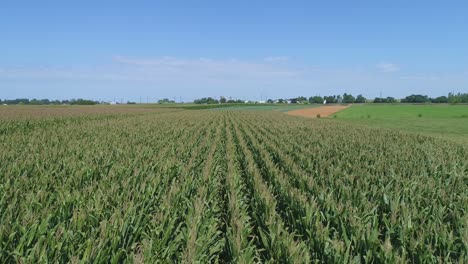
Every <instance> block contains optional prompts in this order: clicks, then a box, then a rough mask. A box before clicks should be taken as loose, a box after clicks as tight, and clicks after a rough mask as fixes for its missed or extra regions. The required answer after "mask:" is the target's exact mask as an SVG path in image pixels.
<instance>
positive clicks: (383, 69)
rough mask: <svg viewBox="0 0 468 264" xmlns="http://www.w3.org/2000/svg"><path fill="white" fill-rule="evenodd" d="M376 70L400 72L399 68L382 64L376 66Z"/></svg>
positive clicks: (391, 64)
mask: <svg viewBox="0 0 468 264" xmlns="http://www.w3.org/2000/svg"><path fill="white" fill-rule="evenodd" d="M376 67H377V69H378V70H379V71H380V72H398V71H400V66H398V65H397V64H393V63H387V62H382V63H379V64H377V65H376Z"/></svg>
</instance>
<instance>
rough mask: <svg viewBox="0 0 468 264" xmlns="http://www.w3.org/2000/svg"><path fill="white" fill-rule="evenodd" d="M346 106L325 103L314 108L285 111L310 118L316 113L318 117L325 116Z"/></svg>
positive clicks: (346, 106) (314, 116) (315, 115)
mask: <svg viewBox="0 0 468 264" xmlns="http://www.w3.org/2000/svg"><path fill="white" fill-rule="evenodd" d="M348 107H349V105H330V106H328V105H325V106H320V107H314V108H304V109H298V110H292V111H289V112H286V114H288V115H293V116H304V117H311V118H316V117H317V115H320V117H326V116H329V115H332V114H334V113H336V112H338V111H341V110H343V109H346V108H348Z"/></svg>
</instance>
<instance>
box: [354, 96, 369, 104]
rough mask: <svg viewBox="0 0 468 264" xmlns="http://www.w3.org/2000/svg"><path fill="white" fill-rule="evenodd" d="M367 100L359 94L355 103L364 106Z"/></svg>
mask: <svg viewBox="0 0 468 264" xmlns="http://www.w3.org/2000/svg"><path fill="white" fill-rule="evenodd" d="M366 100H367V99H366V98H365V97H364V96H362V94H359V95H358V96H357V97H356V100H355V101H354V102H355V103H358V104H362V103H365V102H366Z"/></svg>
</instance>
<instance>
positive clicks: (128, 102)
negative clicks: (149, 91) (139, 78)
mask: <svg viewBox="0 0 468 264" xmlns="http://www.w3.org/2000/svg"><path fill="white" fill-rule="evenodd" d="M127 104H136V103H135V102H131V101H127Z"/></svg>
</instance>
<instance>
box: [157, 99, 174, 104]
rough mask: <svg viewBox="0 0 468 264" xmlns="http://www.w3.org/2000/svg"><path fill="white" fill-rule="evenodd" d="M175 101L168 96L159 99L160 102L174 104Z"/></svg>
mask: <svg viewBox="0 0 468 264" xmlns="http://www.w3.org/2000/svg"><path fill="white" fill-rule="evenodd" d="M173 103H175V101H174V100H169V99H168V98H164V99H160V100H158V104H173Z"/></svg>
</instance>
